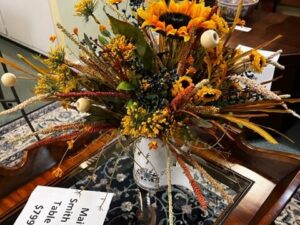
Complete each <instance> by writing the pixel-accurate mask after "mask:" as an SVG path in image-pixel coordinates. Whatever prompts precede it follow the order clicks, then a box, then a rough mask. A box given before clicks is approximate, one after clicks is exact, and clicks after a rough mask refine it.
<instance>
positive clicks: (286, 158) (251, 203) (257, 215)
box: [0, 136, 300, 225]
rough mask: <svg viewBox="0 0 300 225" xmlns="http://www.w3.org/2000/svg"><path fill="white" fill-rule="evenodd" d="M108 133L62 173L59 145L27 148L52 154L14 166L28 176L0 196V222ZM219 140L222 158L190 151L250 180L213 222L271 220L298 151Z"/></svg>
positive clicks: (294, 180)
mask: <svg viewBox="0 0 300 225" xmlns="http://www.w3.org/2000/svg"><path fill="white" fill-rule="evenodd" d="M112 138H114V136H104V137H101V138H98V139H96V141H94V142H93V143H91V144H90V145H88V146H87V147H85V149H84V151H81V152H80V153H79V154H75V155H73V156H69V157H68V158H67V159H66V160H65V161H64V162H63V163H62V165H61V169H62V170H63V172H64V174H63V176H62V177H60V178H58V177H55V176H54V175H53V171H54V169H55V168H56V166H55V163H57V160H56V159H58V158H57V156H54V155H53V152H56V153H57V152H63V151H60V150H62V149H64V148H61V147H60V148H58V147H56V148H55V149H54V148H53V146H48V148H42V149H39V150H38V149H36V150H34V151H31V152H30V153H31V154H33V153H35V154H38V155H39V154H46V153H48V158H49V155H50V156H52V159H51V158H50V159H51V160H47V161H46V160H45V157H44V158H43V157H42V156H41V155H39V157H35V158H33V161H31V162H28V163H29V164H28V168H30V169H28V168H27V170H26V168H25V171H23V173H22V171H19V176H25V174H26V176H29V177H30V181H28V182H26V183H24V184H23V185H21V186H20V187H18V188H16V189H15V190H14V191H12V189H9V191H12V192H10V193H9V194H7V193H6V194H5V196H4V197H3V196H2V198H0V223H1V224H2V223H3V224H5V225H6V224H10V223H7V221H9V219H10V218H15V217H14V216H16V215H17V214H18V213H19V210H20V209H21V208H22V206H23V205H24V203H25V202H26V200H27V198H28V197H29V196H30V194H31V192H32V191H33V190H34V188H35V187H36V186H37V185H55V184H58V183H59V182H61V181H63V180H64V179H66V178H68V177H70V175H72V172H73V171H74V170H75V169H76V168H78V166H79V165H80V164H81V163H82V162H83V161H85V160H87V159H89V158H90V157H92V156H93V155H95V154H96V153H98V152H99V151H102V147H103V146H104V145H105V144H106V143H107V142H108V141H109V140H111V139H112ZM222 144H223V145H224V147H225V149H228V150H230V152H231V153H232V155H231V156H230V157H228V158H227V160H224V156H221V155H220V154H219V153H218V152H215V151H202V150H201V151H199V150H197V149H194V150H193V153H194V154H196V155H199V156H201V157H202V158H203V159H205V160H206V161H208V162H211V163H212V164H214V165H216V166H219V168H223V167H227V168H228V169H229V170H231V171H234V172H236V173H238V174H239V175H240V176H242V177H245V178H247V180H250V181H251V182H253V184H252V186H249V188H248V190H246V191H245V193H244V195H243V196H241V197H240V198H239V199H236V203H235V204H234V205H233V206H232V207H230V211H227V212H226V214H224V215H222V216H221V217H220V218H219V221H218V223H217V224H219V222H220V223H222V224H225V225H231V224H243V225H246V224H253V225H254V224H264V225H266V224H270V223H271V222H272V221H274V219H275V218H276V217H277V216H278V214H279V213H280V211H281V210H282V208H283V207H284V206H285V204H286V202H287V201H288V200H289V198H290V197H291V195H292V194H293V193H294V191H295V190H296V188H297V187H298V186H299V185H300V180H299V174H300V173H299V169H300V156H296V155H292V154H281V153H277V152H271V151H268V150H264V149H257V148H253V147H252V146H250V145H249V144H247V142H245V140H244V139H243V137H242V136H241V137H240V138H237V139H236V142H233V141H230V140H224V142H223V143H222ZM51 152H52V153H51ZM46 155H47V154H46ZM60 156H61V154H60ZM39 162H43V163H42V164H41V163H40V164H39V165H40V171H39V172H41V173H40V175H36V174H33V175H34V176H32V175H31V174H30V171H31V172H32V170H31V169H35V170H39V167H36V166H35V167H34V165H37V164H38V163H39ZM32 165H33V167H32ZM47 167H48V168H47ZM24 173H25V174H24ZM17 176H18V175H17ZM34 177H35V178H34ZM7 178H8V177H4V176H1V177H0V182H1V183H2V187H4V191H5V190H6V191H8V190H7V189H8V187H9V184H10V183H13V182H14V179H7ZM14 178H16V177H14ZM4 183H5V184H6V185H4ZM2 192H3V191H2ZM10 222H12V221H10Z"/></svg>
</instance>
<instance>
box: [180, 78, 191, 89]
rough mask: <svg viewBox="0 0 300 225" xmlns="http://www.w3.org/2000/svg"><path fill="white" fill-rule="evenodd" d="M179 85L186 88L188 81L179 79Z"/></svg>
mask: <svg viewBox="0 0 300 225" xmlns="http://www.w3.org/2000/svg"><path fill="white" fill-rule="evenodd" d="M181 85H182V87H183V88H187V87H188V86H189V85H190V82H188V81H187V80H183V81H181Z"/></svg>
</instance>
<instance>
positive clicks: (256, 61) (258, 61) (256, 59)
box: [250, 50, 267, 73]
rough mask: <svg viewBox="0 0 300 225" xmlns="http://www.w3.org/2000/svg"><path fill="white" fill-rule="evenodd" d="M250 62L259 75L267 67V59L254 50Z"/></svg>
mask: <svg viewBox="0 0 300 225" xmlns="http://www.w3.org/2000/svg"><path fill="white" fill-rule="evenodd" d="M250 60H251V67H252V69H253V70H254V71H256V72H258V73H261V72H262V71H263V68H264V67H265V66H266V65H267V60H266V58H265V57H264V56H263V55H262V54H260V53H259V52H258V51H256V50H252V52H251V55H250Z"/></svg>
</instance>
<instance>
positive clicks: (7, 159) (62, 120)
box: [0, 102, 84, 167]
mask: <svg viewBox="0 0 300 225" xmlns="http://www.w3.org/2000/svg"><path fill="white" fill-rule="evenodd" d="M83 117H84V115H83V114H80V113H78V111H76V110H72V109H68V110H66V109H64V108H63V107H60V105H59V103H56V102H55V103H51V104H49V105H46V106H45V107H43V108H41V109H39V110H37V111H34V112H32V113H30V114H29V115H28V118H29V120H30V121H31V123H32V125H33V127H34V129H35V130H37V131H38V130H40V129H43V128H46V127H50V126H55V125H59V124H66V123H68V122H70V121H77V120H80V119H83ZM30 133H31V130H30V128H29V126H28V125H27V123H26V121H25V119H24V118H20V119H17V120H15V121H13V122H11V123H9V124H7V125H5V126H3V127H1V128H0V166H6V167H12V166H14V165H16V164H18V163H19V160H20V159H21V158H22V155H23V153H22V151H23V150H24V149H25V148H27V147H28V146H29V145H31V144H32V143H34V142H36V141H37V138H36V137H35V136H33V137H30V138H26V139H25V140H24V139H23V140H20V141H17V142H11V140H14V139H16V138H19V137H22V136H24V135H28V134H30ZM39 137H40V138H41V139H42V138H44V137H46V135H39Z"/></svg>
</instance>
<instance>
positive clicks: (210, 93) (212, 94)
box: [195, 86, 222, 103]
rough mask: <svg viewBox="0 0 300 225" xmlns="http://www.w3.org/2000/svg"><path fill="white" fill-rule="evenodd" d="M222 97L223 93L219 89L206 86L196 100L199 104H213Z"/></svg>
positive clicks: (199, 92)
mask: <svg viewBox="0 0 300 225" xmlns="http://www.w3.org/2000/svg"><path fill="white" fill-rule="evenodd" d="M221 95H222V92H221V91H220V90H219V89H214V88H210V87H207V86H204V87H203V88H201V89H200V90H199V91H198V92H197V94H196V95H195V100H196V101H197V102H204V103H208V102H213V101H216V100H218V99H219V98H220V96H221Z"/></svg>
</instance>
